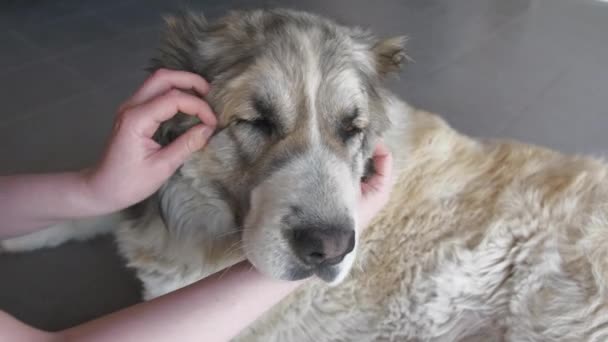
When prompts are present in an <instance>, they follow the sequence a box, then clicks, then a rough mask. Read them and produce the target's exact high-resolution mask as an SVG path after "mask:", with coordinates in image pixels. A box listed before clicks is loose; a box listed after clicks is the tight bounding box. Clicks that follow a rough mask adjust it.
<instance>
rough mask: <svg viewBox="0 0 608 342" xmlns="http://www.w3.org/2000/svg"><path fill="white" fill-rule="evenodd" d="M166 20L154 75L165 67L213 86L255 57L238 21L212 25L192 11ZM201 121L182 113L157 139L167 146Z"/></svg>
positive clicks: (223, 21) (163, 125)
mask: <svg viewBox="0 0 608 342" xmlns="http://www.w3.org/2000/svg"><path fill="white" fill-rule="evenodd" d="M232 15H233V16H237V15H238V14H237V13H233V14H232ZM164 19H165V23H166V25H165V29H164V32H163V33H162V36H161V44H160V47H159V49H158V54H157V57H156V58H154V59H152V63H151V66H150V67H149V68H148V71H150V72H153V71H156V70H158V69H161V68H166V69H172V70H184V71H189V72H193V73H196V74H199V75H201V76H202V77H203V78H205V79H206V80H207V81H208V82H210V83H212V82H213V81H214V80H215V79H216V77H217V76H218V75H220V74H222V73H224V72H227V71H229V70H230V71H231V72H232V71H236V70H239V68H240V67H241V66H243V65H246V62H247V61H248V60H249V59H248V58H249V57H250V56H251V54H250V49H249V48H248V46H249V45H250V44H252V43H251V42H250V40H248V39H247V37H243V35H242V34H241V32H242V30H239V29H235V27H234V25H236V24H235V22H238V20H233V21H230V17H227V18H225V19H223V20H220V21H218V22H214V23H208V22H207V20H206V19H205V17H204V16H203V14H202V13H194V12H188V11H187V12H182V13H179V14H177V15H170V16H165V18H164ZM199 122H200V121H199V120H198V118H196V117H193V116H189V115H184V114H178V115H176V116H175V117H173V118H172V119H171V120H169V121H167V122H165V123H163V124H162V125H161V127H160V128H159V130H158V131H157V132H156V134H155V140H156V141H157V142H158V143H160V144H161V145H163V146H164V145H167V144H168V143H170V142H172V141H173V140H175V139H176V138H177V137H178V136H180V135H181V134H182V133H184V132H185V131H186V130H188V129H189V128H190V127H192V126H194V125H196V124H198V123H199Z"/></svg>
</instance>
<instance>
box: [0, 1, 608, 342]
mask: <svg viewBox="0 0 608 342" xmlns="http://www.w3.org/2000/svg"><path fill="white" fill-rule="evenodd" d="M403 42H404V40H403V39H402V38H396V39H389V40H383V41H381V40H376V39H375V38H373V37H372V36H370V35H368V34H367V33H365V32H363V31H361V30H358V29H350V28H346V27H342V26H338V25H336V24H335V23H333V22H330V21H328V20H325V19H322V18H319V17H317V16H313V15H309V14H304V13H299V12H292V11H280V10H279V11H254V12H246V13H242V12H237V13H234V14H232V15H230V16H228V17H227V18H225V19H223V20H220V21H218V23H215V24H212V25H210V24H207V23H206V22H205V21H204V20H203V19H202V18H201V17H199V16H192V15H187V16H185V17H174V18H169V19H168V32H167V35H166V41H165V44H164V45H163V48H162V49H161V55H160V57H159V58H158V59H157V60H156V63H155V65H154V69H157V68H160V67H168V68H174V69H183V70H189V71H194V72H197V73H199V74H201V75H203V76H205V77H206V78H208V79H210V80H211V81H212V89H213V90H212V92H211V94H209V97H208V100H209V101H210V103H211V104H212V105H213V107H214V108H215V110H216V112H217V113H218V114H219V121H220V126H221V128H222V130H220V133H218V135H216V136H215V137H214V138H213V139H212V140H211V142H210V145H209V146H208V148H206V149H205V150H204V151H202V152H200V153H198V154H196V155H195V156H194V157H193V159H192V160H190V161H189V162H187V163H186V164H185V165H184V166H183V167H182V169H181V170H180V172H178V173H177V174H176V175H175V176H174V177H173V178H172V179H171V180H170V181H169V182H167V184H166V185H165V186H164V187H163V189H161V191H160V192H159V194H158V195H157V196H155V197H154V198H152V199H150V200H149V201H146V202H144V203H142V204H141V205H139V206H137V207H136V208H132V209H131V210H130V211H129V212H128V213H124V214H122V215H126V216H127V217H126V219H127V220H128V221H127V223H126V224H125V225H123V227H122V228H121V229H120V230H119V231H118V232H117V241H118V244H119V246H120V250H121V252H122V254H123V255H124V256H125V257H126V259H127V260H128V262H129V265H131V266H132V267H135V268H136V269H137V271H138V276H139V277H140V279H142V281H143V282H144V289H145V294H144V295H145V297H146V298H153V297H155V296H158V295H160V294H162V293H166V292H168V291H171V290H174V289H176V288H178V287H181V286H184V285H186V284H188V283H190V282H193V281H195V280H197V279H200V278H201V277H203V276H205V275H207V274H209V273H211V272H214V271H216V270H218V269H220V268H222V267H225V266H227V265H229V264H232V263H234V262H237V261H238V260H241V259H242V257H243V255H242V254H241V253H239V252H240V251H244V253H245V255H246V256H247V257H248V258H249V259H250V260H251V261H252V262H253V263H254V264H255V265H256V266H257V267H258V268H259V269H261V270H262V271H263V272H266V273H268V274H270V275H272V276H275V277H279V278H286V279H296V278H299V277H302V276H307V275H309V273H306V272H302V270H301V269H300V270H298V267H299V265H298V262H297V260H294V258H292V257H291V254H290V253H291V252H290V251H289V247H288V245H287V243H286V242H285V240H284V238H283V237H282V235H279V234H278V233H277V231H282V230H285V229H290V228H291V227H293V226H297V225H299V224H301V222H300V221H307V220H310V219H311V217H314V218H315V219H317V221H321V222H320V223H318V224H326V223H327V222H329V221H331V220H332V219H334V218H335V217H333V216H331V214H334V213H336V212H338V213H339V214H340V215H341V216H340V218H341V219H343V218H344V217H347V218H351V219H353V220H354V221H356V219H355V217H356V215H355V212H356V207H355V204H354V203H353V198H354V196H355V195H354V194H355V192H354V190H355V186H356V184H357V183H358V180H359V178H360V177H361V176H364V163H365V160H366V159H367V158H368V157H369V154H370V153H371V147H370V146H372V145H373V143H374V141H375V140H376V139H377V137H379V136H383V137H384V140H385V141H386V143H387V144H388V145H389V147H390V149H391V150H392V152H393V154H394V158H395V166H394V173H395V175H396V185H395V188H394V189H393V193H392V196H391V200H390V202H389V204H388V205H387V207H386V208H385V209H384V210H383V212H382V213H381V214H380V215H378V217H377V218H376V219H375V221H374V223H373V224H372V225H371V226H370V227H369V228H368V229H367V230H366V231H365V232H364V233H363V234H362V235H361V236H360V237H358V242H357V248H356V249H357V255H358V256H357V263H356V265H355V267H354V268H353V269H352V270H351V271H350V274H349V276H348V277H346V274H347V272H348V270H349V268H350V265H351V264H352V261H353V258H354V253H351V254H349V256H347V258H345V260H344V261H343V262H342V263H341V264H340V265H339V267H337V268H336V269H334V270H331V271H327V272H319V273H320V274H319V273H318V274H317V275H318V276H319V278H322V279H324V280H325V281H326V282H330V283H339V282H340V281H342V280H343V279H344V278H345V277H346V279H345V280H344V281H343V282H342V283H341V284H339V286H335V287H331V286H328V285H327V284H326V282H323V281H321V280H320V279H311V280H310V281H309V282H307V283H306V284H305V285H303V286H302V287H301V288H300V289H299V290H298V291H296V292H295V293H294V294H293V295H291V296H289V297H288V298H286V299H285V300H284V301H283V302H282V303H281V304H280V305H278V306H277V307H275V308H274V309H272V310H271V311H270V312H269V313H267V314H266V315H265V316H264V317H262V318H260V320H259V321H258V322H257V323H256V324H254V325H253V326H252V327H251V328H250V329H248V330H247V331H245V332H243V334H242V335H241V336H240V337H239V338H238V339H239V340H244V341H251V340H258V341H372V340H373V341H384V340H386V341H459V340H466V341H473V340H476V341H502V340H509V341H584V340H585V341H603V340H606V339H608V301H607V299H608V298H607V295H608V293H607V286H608V284H607V281H608V247H607V246H608V166H607V165H606V164H604V163H602V162H601V161H597V160H593V159H590V158H583V157H574V156H564V155H562V154H559V153H556V152H553V151H549V150H545V149H542V148H540V147H535V146H529V145H523V144H518V143H512V142H479V141H476V140H474V139H471V138H469V137H466V136H463V135H461V134H459V133H457V132H455V131H454V130H452V129H451V128H450V127H449V126H448V125H447V124H446V123H445V122H444V121H442V120H441V119H440V118H439V117H437V116H435V115H433V114H430V113H426V112H423V111H419V110H416V109H413V108H410V107H409V106H407V105H406V104H404V103H403V102H401V101H399V100H398V99H397V98H396V97H394V96H393V95H391V94H390V93H389V92H388V91H386V90H385V89H384V88H383V87H382V79H383V78H384V75H385V74H387V73H389V72H392V71H395V70H396V69H397V68H398V67H399V66H400V64H401V63H402V61H403V59H404V56H405V55H404V53H403ZM260 96H261V99H260V98H259V97H260ZM252 100H253V102H252ZM258 100H260V101H258ZM252 103H253V104H252ZM349 104H350V105H352V104H356V108H357V110H356V112H357V113H356V115H354V114H353V111H354V110H353V107H352V106H349ZM260 112H261V113H260ZM260 115H262V116H265V115H268V116H272V117H273V120H277V121H278V123H276V122H275V123H273V124H272V127H270V128H269V127H266V126H264V125H265V124H266V123H262V126H263V127H259V124H260V123H259V122H255V120H258V118H257V117H259V116H260ZM242 120H245V121H244V122H243V121H242ZM251 121H254V123H253V126H251V125H252V122H251ZM389 122H390V123H391V125H390V128H389ZM192 124H194V122H191V121H189V120H188V119H187V118H186V117H183V116H182V117H179V118H177V119H176V120H173V121H171V122H170V123H168V124H166V125H164V126H163V127H162V129H161V130H160V131H159V134H158V135H157V138H158V139H159V141H160V142H162V143H167V142H169V141H171V139H173V138H174V137H175V136H177V135H178V134H180V133H181V132H182V131H183V130H184V129H186V128H187V127H190V126H191V125H192ZM240 125H245V127H240ZM344 125H345V126H344ZM353 126H354V127H355V129H356V131H357V133H356V134H355V138H354V139H355V140H350V139H352V138H353V137H352V136H351V135H350V133H351V132H352V129H353ZM278 127H280V129H278ZM253 129H256V130H259V129H261V130H262V131H266V132H267V131H268V129H270V133H269V134H270V135H265V134H266V133H260V132H253V131H252V130H253ZM345 134H346V135H345ZM276 135H280V138H279V137H277V136H276ZM345 136H346V137H347V138H345ZM327 163H331V165H332V166H333V167H334V169H331V168H329V167H323V166H324V165H327ZM338 170H339V171H338ZM269 180H272V181H269ZM294 203H295V204H294ZM286 205H287V209H291V206H293V205H295V206H298V207H302V208H304V209H302V211H301V212H300V211H298V210H296V212H297V215H291V214H293V213H291V214H290V212H289V211H288V213H287V214H286V213H285V210H286V207H285V206H286ZM285 215H287V216H285ZM285 217H287V218H285ZM292 220H293V221H292ZM276 221H280V222H279V223H277V222H276ZM355 223H356V222H355ZM241 225H244V227H241ZM241 228H242V229H241ZM53 229H55V230H56V231H58V230H59V231H61V230H63V231H65V230H66V229H67V228H65V226H64V227H63V228H61V227H60V228H53ZM240 232H242V233H240ZM43 234H47V235H43ZM38 236H39V237H42V239H41V240H42V241H40V240H39V241H36V242H32V241H33V240H32V239H31V237H29V238H27V237H26V238H19V239H14V240H9V241H5V242H3V244H2V246H3V248H4V249H7V250H19V249H27V248H28V241H29V244H38V245H39V244H41V243H44V242H45V241H47V240H48V239H47V238H48V236H49V233H40V234H38ZM54 236H57V235H54ZM45 239H46V240H45ZM242 240H244V241H245V245H241V243H240V242H241V241H242ZM55 242H56V243H57V242H59V241H55ZM56 243H55V244H56ZM18 244H20V245H18ZM233 244H234V246H236V247H234V248H231V246H232V245H233ZM29 247H35V246H34V245H30V246H29ZM241 247H243V248H241Z"/></svg>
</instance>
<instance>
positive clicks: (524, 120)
mask: <svg viewBox="0 0 608 342" xmlns="http://www.w3.org/2000/svg"><path fill="white" fill-rule="evenodd" d="M174 3H175V2H174V1H169V0H165V1H163V0H151V1H150V0H127V1H118V0H109V1H94V0H86V1H81V0H61V1H40V0H39V1H36V0H28V1H17V0H7V1H3V2H1V3H0V65H1V66H2V67H1V68H0V101H1V103H2V108H3V110H2V112H0V173H10V172H25V171H50V170H61V169H69V168H78V167H82V166H84V165H87V164H89V163H91V162H93V161H94V160H95V159H96V158H97V156H98V154H99V152H100V150H101V148H102V146H103V143H104V139H105V138H106V135H107V133H108V130H109V128H110V126H111V121H112V116H113V110H114V108H115V107H116V106H117V105H118V103H119V102H120V101H121V100H122V99H124V98H125V97H127V96H128V95H129V94H130V92H131V91H132V90H133V89H134V87H136V86H137V85H138V83H139V82H140V81H141V80H142V78H143V77H144V76H145V74H144V72H143V71H142V70H143V68H144V67H145V66H146V63H147V60H148V58H149V57H150V56H152V53H153V50H154V47H155V44H156V41H157V34H158V29H159V28H160V25H161V21H160V14H161V13H162V12H168V11H171V10H173V9H175V8H176V7H177V5H175V4H174ZM187 4H189V5H190V6H191V7H194V8H199V9H203V10H204V11H205V12H206V13H207V14H208V15H209V16H211V17H216V16H218V15H221V14H222V13H224V12H225V11H226V10H228V9H231V8H243V7H258V6H262V5H263V6H267V7H272V6H283V7H295V8H300V9H307V10H312V11H315V12H318V13H322V14H325V15H328V16H331V17H334V18H337V19H339V20H340V21H342V22H344V23H349V24H358V25H362V26H367V27H370V28H372V29H373V30H375V31H376V32H377V33H378V34H382V35H390V34H402V33H405V34H408V35H409V36H410V37H411V40H410V45H409V49H410V50H409V53H410V55H411V57H412V58H413V59H414V60H415V63H413V64H411V65H410V66H409V67H408V69H407V70H406V71H405V72H404V74H403V77H402V78H401V80H400V81H398V82H397V81H396V82H394V88H395V90H396V91H397V92H398V93H400V94H401V95H402V96H403V97H404V98H406V99H408V100H409V101H410V102H411V103H413V104H415V105H417V106H420V107H423V108H425V109H428V110H432V111H436V112H439V113H441V114H443V115H444V116H445V117H446V118H447V119H448V120H449V121H450V122H451V123H452V125H454V126H455V127H456V128H458V129H460V130H462V131H464V132H466V133H469V134H472V135H477V136H485V137H513V138H517V139H521V140H524V141H528V142H532V143H537V144H543V145H548V146H550V147H554V148H557V149H560V150H563V151H566V152H576V153H593V154H598V155H606V154H608V153H607V152H608V136H607V134H606V131H607V130H608V106H606V96H607V93H606V89H607V87H606V84H607V82H608V34H607V33H606V32H607V31H608V3H602V2H598V1H595V0H466V1H455V0H384V1H376V2H370V1H365V0H357V1H352V0H348V1H347V0H335V1H322V0H313V1H308V2H303V1H302V2H299V1H295V0H286V1H246V0H231V1H196V0H188V2H187ZM0 191H1V189H0ZM0 279H1V281H0V309H3V310H7V311H9V312H11V313H12V314H14V315H16V316H17V317H19V318H21V319H23V320H25V321H26V322H28V323H31V324H34V325H35V326H38V327H41V328H45V329H59V328H62V327H66V326H70V325H72V324H75V323H78V322H82V321H83V320H87V319H90V318H92V317H96V316H98V315H100V314H103V313H107V312H110V311H113V310H116V309H118V308H120V307H124V306H126V305H129V304H132V303H134V302H136V301H137V300H138V285H137V282H136V281H135V280H134V278H133V277H132V275H131V274H130V273H129V272H128V271H127V270H125V269H124V268H123V267H122V266H121V262H120V260H119V259H118V257H117V256H116V254H115V252H114V249H113V246H112V243H111V240H110V239H109V238H103V239H98V240H95V241H91V242H87V243H80V244H76V243H74V244H68V245H66V246H64V247H61V248H58V249H54V250H47V251H40V252H36V253H32V254H26V255H12V256H2V257H0Z"/></svg>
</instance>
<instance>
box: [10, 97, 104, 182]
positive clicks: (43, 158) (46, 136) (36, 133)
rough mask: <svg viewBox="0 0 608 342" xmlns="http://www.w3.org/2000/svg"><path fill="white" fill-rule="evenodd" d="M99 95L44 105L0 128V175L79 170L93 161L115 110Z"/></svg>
mask: <svg viewBox="0 0 608 342" xmlns="http://www.w3.org/2000/svg"><path fill="white" fill-rule="evenodd" d="M108 107H109V106H108V104H107V101H105V97H104V96H103V95H101V93H99V92H91V91H89V92H85V93H83V94H80V95H77V96H75V97H72V98H70V99H68V100H64V101H62V102H60V103H57V104H54V105H49V106H45V107H44V108H41V109H39V110H38V111H36V112H34V113H32V117H31V118H29V119H25V120H16V121H13V122H12V123H10V124H7V125H4V126H1V127H0V166H1V169H0V173H14V172H45V171H64V170H71V169H78V168H82V167H85V166H89V165H91V164H92V163H93V162H95V161H96V160H97V159H98V157H99V155H100V152H101V150H102V148H103V146H104V141H105V139H106V138H107V136H108V134H109V131H110V129H111V126H112V120H113V117H114V109H109V108H108Z"/></svg>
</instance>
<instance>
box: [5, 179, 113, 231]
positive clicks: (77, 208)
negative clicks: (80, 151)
mask: <svg viewBox="0 0 608 342" xmlns="http://www.w3.org/2000/svg"><path fill="white" fill-rule="evenodd" d="M85 178H86V177H85V176H84V174H83V173H82V172H64V173H53V174H28V175H15V176H2V177H0V217H2V225H0V239H5V238H9V237H13V236H18V235H23V234H27V233H31V232H33V231H36V230H38V229H40V228H43V227H46V226H50V225H53V224H56V223H59V222H62V221H65V220H70V219H77V218H83V217H87V216H95V215H102V214H106V213H107V212H106V211H107V209H106V208H104V207H103V206H102V205H99V204H98V203H96V201H95V199H94V197H93V196H92V195H91V194H90V192H89V190H88V188H87V186H86V180H85Z"/></svg>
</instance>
